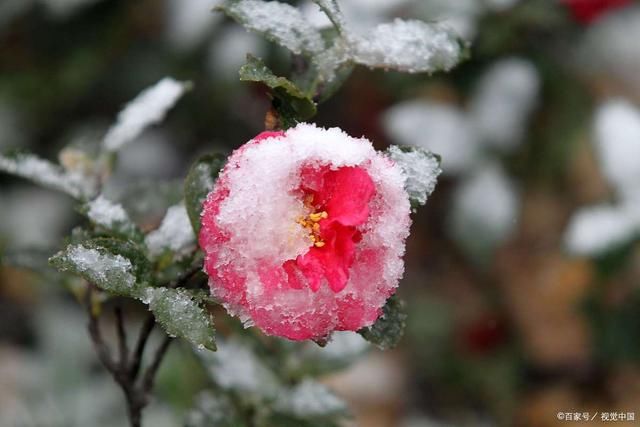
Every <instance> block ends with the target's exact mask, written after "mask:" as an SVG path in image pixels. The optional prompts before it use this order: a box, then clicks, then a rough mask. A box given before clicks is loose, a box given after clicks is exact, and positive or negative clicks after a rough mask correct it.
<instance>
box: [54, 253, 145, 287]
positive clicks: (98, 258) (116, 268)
mask: <svg viewBox="0 0 640 427" xmlns="http://www.w3.org/2000/svg"><path fill="white" fill-rule="evenodd" d="M64 259H65V260H66V262H68V263H70V264H71V265H73V267H74V270H75V271H78V272H79V273H80V274H83V275H85V276H87V277H88V278H89V279H90V280H91V281H93V282H96V283H98V284H104V283H110V284H112V285H113V286H117V287H118V288H122V287H133V285H134V284H135V282H136V278H135V276H134V275H133V273H132V272H133V266H132V265H131V261H129V260H128V259H127V258H125V257H123V256H121V255H116V254H110V253H105V252H101V251H99V250H97V249H93V248H87V247H85V246H83V245H81V244H77V245H71V246H69V247H68V248H67V250H66V252H65V254H64Z"/></svg>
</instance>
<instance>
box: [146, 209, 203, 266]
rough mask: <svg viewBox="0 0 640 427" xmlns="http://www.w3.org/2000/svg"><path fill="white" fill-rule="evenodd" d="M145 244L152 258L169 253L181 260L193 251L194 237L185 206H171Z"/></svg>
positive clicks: (148, 235)
mask: <svg viewBox="0 0 640 427" xmlns="http://www.w3.org/2000/svg"><path fill="white" fill-rule="evenodd" d="M145 243H146V245H147V247H148V248H149V253H150V254H151V256H153V257H157V256H160V255H162V254H163V253H164V252H165V251H171V252H173V253H174V254H175V255H176V256H177V257H178V258H181V257H182V256H184V255H188V254H189V253H190V252H191V251H192V250H193V249H195V243H196V240H195V235H194V234H193V229H192V228H191V222H190V221H189V215H188V214H187V209H186V207H185V205H184V204H183V203H180V204H178V205H174V206H171V207H170V208H169V209H168V210H167V214H166V215H165V217H164V218H163V220H162V223H161V224H160V227H159V228H158V229H156V230H153V231H152V232H150V233H149V234H147V237H146V238H145Z"/></svg>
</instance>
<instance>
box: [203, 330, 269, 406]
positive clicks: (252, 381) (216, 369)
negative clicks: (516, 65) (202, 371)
mask: <svg viewBox="0 0 640 427" xmlns="http://www.w3.org/2000/svg"><path fill="white" fill-rule="evenodd" d="M217 344H218V350H217V351H216V352H215V353H209V352H207V353H205V354H202V357H203V359H204V360H205V361H206V362H207V369H208V371H209V374H210V375H211V377H212V378H213V380H214V381H215V382H216V384H218V385H219V386H220V387H222V388H223V389H226V390H235V391H238V392H243V393H253V394H256V395H259V396H267V397H275V396H276V395H277V393H278V391H279V388H280V386H279V384H278V380H277V378H276V376H275V375H274V373H273V372H271V370H269V368H267V367H266V366H265V365H264V363H263V362H262V361H261V360H260V359H259V358H258V356H256V354H255V353H254V352H253V350H252V349H251V348H250V347H249V346H248V345H247V344H245V343H243V342H241V341H239V340H235V339H228V340H224V341H223V340H218V343H217Z"/></svg>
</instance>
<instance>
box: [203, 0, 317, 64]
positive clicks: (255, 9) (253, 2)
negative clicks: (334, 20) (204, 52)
mask: <svg viewBox="0 0 640 427" xmlns="http://www.w3.org/2000/svg"><path fill="white" fill-rule="evenodd" d="M215 9H216V10H219V11H221V12H224V13H225V14H227V15H228V16H230V17H231V18H233V19H234V20H236V21H237V22H238V23H239V24H241V25H243V26H244V27H246V28H247V29H249V30H252V31H255V32H257V33H260V34H263V35H264V36H265V37H266V38H267V39H268V40H271V41H273V42H275V43H277V44H279V45H281V46H283V47H285V48H287V49H289V50H290V51H291V52H293V53H295V54H298V55H299V54H301V53H303V54H306V55H311V54H313V53H315V52H319V51H321V50H322V49H323V48H324V43H323V41H322V37H321V35H320V32H319V31H318V30H317V29H316V28H315V27H314V26H313V25H311V23H309V22H308V21H307V20H306V19H305V18H304V16H303V15H302V13H301V12H300V11H299V10H298V9H297V8H295V7H293V6H291V5H289V4H285V3H280V2H278V1H261V0H225V1H222V2H221V4H220V5H218V6H217V7H216V8H215Z"/></svg>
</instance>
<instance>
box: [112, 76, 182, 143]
mask: <svg viewBox="0 0 640 427" xmlns="http://www.w3.org/2000/svg"><path fill="white" fill-rule="evenodd" d="M187 88H188V85H187V84H186V83H184V82H179V81H176V80H174V79H172V78H170V77H165V78H164V79H162V80H160V81H159V82H158V83H156V84H155V85H153V86H151V87H149V88H147V89H145V90H144V91H142V92H141V93H140V94H139V95H138V96H137V97H136V98H135V99H134V100H133V101H131V102H129V103H128V104H127V106H126V107H125V108H124V109H123V110H122V111H120V113H119V114H118V121H117V123H116V124H115V125H113V126H112V127H111V128H110V129H109V131H108V132H107V135H106V136H105V137H104V141H103V143H104V148H105V149H106V150H108V151H118V150H119V149H121V148H122V147H123V146H124V145H125V144H128V143H129V142H131V141H133V140H134V139H135V138H137V137H138V136H139V135H140V134H141V133H142V131H144V130H145V129H146V128H147V127H148V126H151V125H153V124H156V123H159V122H160V121H162V119H164V116H165V115H166V114H167V111H169V109H170V108H171V107H173V105H174V104H175V103H176V101H177V100H178V99H179V98H180V97H181V96H182V94H184V92H185V91H186V90H187Z"/></svg>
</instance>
